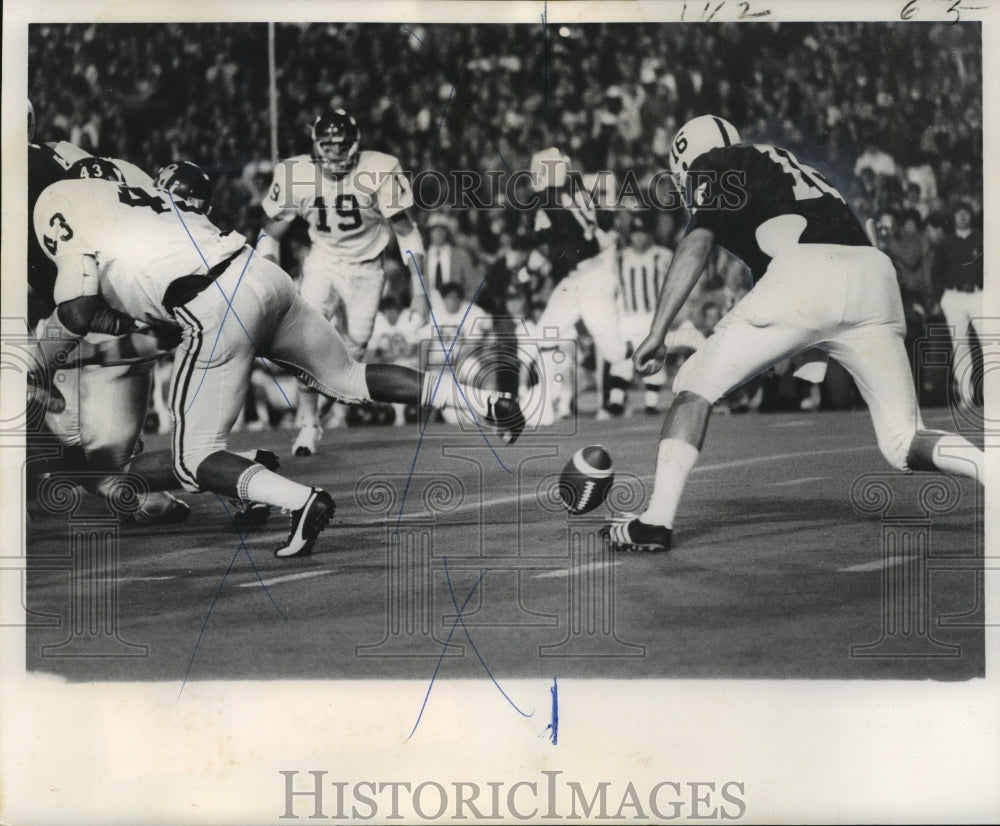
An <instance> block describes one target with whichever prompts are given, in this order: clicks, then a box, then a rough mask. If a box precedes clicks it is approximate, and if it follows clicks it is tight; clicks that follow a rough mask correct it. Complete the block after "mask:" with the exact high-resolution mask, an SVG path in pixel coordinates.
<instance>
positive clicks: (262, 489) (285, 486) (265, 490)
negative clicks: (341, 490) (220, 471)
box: [236, 465, 312, 511]
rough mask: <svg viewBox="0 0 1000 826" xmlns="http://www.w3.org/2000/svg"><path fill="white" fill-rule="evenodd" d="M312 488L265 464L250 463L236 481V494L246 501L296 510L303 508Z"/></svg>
mask: <svg viewBox="0 0 1000 826" xmlns="http://www.w3.org/2000/svg"><path fill="white" fill-rule="evenodd" d="M310 493H312V488H309V487H306V486H305V485H300V484H299V483H298V482H293V481H292V480H291V479H286V478H285V477H284V476H279V475H278V474H277V473H272V472H271V471H269V470H268V469H267V468H266V467H264V466H263V465H250V467H248V468H247V469H246V470H244V471H243V472H242V473H241V474H240V478H239V479H238V480H237V481H236V494H237V496H239V498H240V499H242V500H243V501H244V502H264V503H265V504H268V505H274V506H275V507H279V508H286V509H287V510H290V511H294V510H298V509H299V508H301V507H302V506H303V505H304V504H305V503H306V500H307V499H308V498H309V494H310Z"/></svg>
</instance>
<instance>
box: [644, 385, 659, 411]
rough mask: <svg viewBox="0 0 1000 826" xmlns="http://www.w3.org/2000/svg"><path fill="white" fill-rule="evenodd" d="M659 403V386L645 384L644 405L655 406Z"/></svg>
mask: <svg viewBox="0 0 1000 826" xmlns="http://www.w3.org/2000/svg"><path fill="white" fill-rule="evenodd" d="M659 403H660V388H659V387H656V388H655V389H654V388H653V387H651V386H650V385H648V384H647V385H646V407H656V406H657V405H658V404H659Z"/></svg>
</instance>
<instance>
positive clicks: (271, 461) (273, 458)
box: [253, 448, 281, 472]
mask: <svg viewBox="0 0 1000 826" xmlns="http://www.w3.org/2000/svg"><path fill="white" fill-rule="evenodd" d="M253 460H254V461H255V462H256V463H257V464H258V465H263V466H264V467H266V468H267V469H268V470H270V471H272V472H273V471H276V470H277V469H278V468H279V467H281V462H280V461H278V454H277V453H274V452H273V451H270V450H261V449H260V448H258V449H257V452H256V453H255V454H254V457H253Z"/></svg>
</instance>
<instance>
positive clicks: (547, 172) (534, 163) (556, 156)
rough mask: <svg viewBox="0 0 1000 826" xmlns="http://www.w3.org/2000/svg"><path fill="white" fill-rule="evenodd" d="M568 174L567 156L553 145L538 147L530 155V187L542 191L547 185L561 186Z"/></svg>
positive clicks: (563, 184)
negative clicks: (536, 150)
mask: <svg viewBox="0 0 1000 826" xmlns="http://www.w3.org/2000/svg"><path fill="white" fill-rule="evenodd" d="M568 174H569V157H568V156H566V155H564V154H563V153H562V152H560V151H559V150H558V149H556V148H555V147H554V146H550V147H549V148H548V149H540V150H539V151H538V152H536V153H535V154H534V155H532V156H531V188H532V189H533V190H534V191H535V192H544V191H545V190H546V189H548V188H549V187H557V188H560V189H561V188H562V187H564V186H565V185H566V177H567V175H568Z"/></svg>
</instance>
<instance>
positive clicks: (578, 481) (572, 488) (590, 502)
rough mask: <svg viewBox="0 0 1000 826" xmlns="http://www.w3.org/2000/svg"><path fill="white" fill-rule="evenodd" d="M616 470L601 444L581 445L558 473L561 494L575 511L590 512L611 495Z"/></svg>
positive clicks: (562, 498) (563, 499) (561, 497)
mask: <svg viewBox="0 0 1000 826" xmlns="http://www.w3.org/2000/svg"><path fill="white" fill-rule="evenodd" d="M614 478H615V474H614V471H613V469H612V467H611V456H610V454H609V453H608V452H607V451H606V450H605V449H604V448H603V447H601V446H600V445H591V446H590V447H583V448H580V450H578V451H577V452H576V453H574V454H573V456H572V458H571V459H570V460H569V461H568V462H567V463H566V466H565V467H564V468H563V469H562V473H560V474H559V498H560V499H561V500H562V503H563V505H565V506H566V510H568V511H569V512H570V513H572V514H580V513H589V512H590V511H592V510H594V508H597V507H599V506H600V505H601V504H602V503H603V502H604V500H605V499H606V498H607V496H608V489H609V488H610V487H611V483H612V482H613V481H614Z"/></svg>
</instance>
